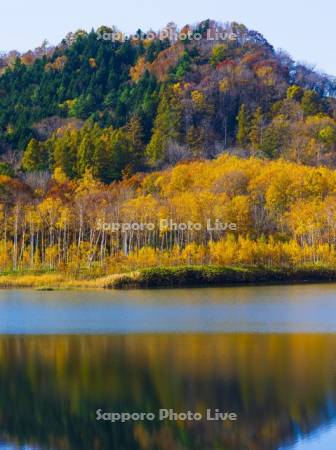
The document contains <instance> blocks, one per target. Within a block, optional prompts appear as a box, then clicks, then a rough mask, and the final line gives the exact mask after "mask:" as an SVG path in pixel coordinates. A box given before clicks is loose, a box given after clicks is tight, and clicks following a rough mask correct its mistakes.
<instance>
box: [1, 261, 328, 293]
mask: <svg viewBox="0 0 336 450" xmlns="http://www.w3.org/2000/svg"><path fill="white" fill-rule="evenodd" d="M333 281H335V282H336V269H330V268H317V267H314V268H305V269H295V270H294V269H266V268H238V267H236V268H235V267H216V266H202V267H201V266H200V267H198V266H182V267H157V268H151V269H143V270H139V271H137V272H131V273H127V274H120V275H110V276H106V277H102V278H97V279H76V278H70V277H67V276H65V275H64V274H60V273H36V274H7V275H0V288H2V289H4V288H34V289H39V290H53V289H134V288H139V289H143V288H160V287H164V288H169V287H170V288H174V287H192V286H226V285H227V286H235V285H240V286H242V285H254V284H255V285H257V284H286V283H320V282H333Z"/></svg>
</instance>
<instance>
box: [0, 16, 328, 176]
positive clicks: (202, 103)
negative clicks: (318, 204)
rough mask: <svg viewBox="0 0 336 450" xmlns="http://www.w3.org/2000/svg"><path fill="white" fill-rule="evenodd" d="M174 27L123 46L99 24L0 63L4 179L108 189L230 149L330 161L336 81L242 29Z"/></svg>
mask: <svg viewBox="0 0 336 450" xmlns="http://www.w3.org/2000/svg"><path fill="white" fill-rule="evenodd" d="M167 30H169V33H166V31H167ZM167 30H164V33H162V31H161V33H160V32H159V33H156V34H154V33H151V34H147V35H144V34H142V32H141V31H140V30H139V32H138V34H137V36H133V37H131V38H129V39H126V40H123V39H120V35H116V34H113V33H114V31H113V30H112V29H109V28H107V27H101V28H100V29H98V30H97V31H91V32H90V33H86V32H84V31H78V32H76V33H74V34H69V35H68V36H67V37H66V38H65V39H64V40H63V41H62V43H61V44H60V45H58V46H57V47H56V48H48V47H46V45H45V44H44V46H42V47H40V48H39V49H37V50H36V51H35V52H28V53H27V54H25V55H21V56H18V55H17V54H16V53H15V52H14V53H12V54H10V55H7V56H6V55H5V56H3V57H2V59H1V62H0V67H2V69H1V70H2V75H1V76H0V148H1V154H2V158H3V160H4V161H5V163H3V164H1V165H0V173H3V174H6V175H8V174H10V173H12V168H11V167H10V165H12V166H14V169H15V170H16V171H20V170H23V171H24V172H26V173H27V172H28V173H29V172H45V171H48V172H50V173H52V172H53V171H54V170H55V169H56V168H60V169H62V171H63V172H64V173H65V174H66V176H67V177H68V178H80V177H82V176H83V175H84V173H85V171H86V170H87V169H90V170H91V171H92V173H93V175H94V177H95V178H97V179H100V180H102V181H104V182H111V181H113V180H118V179H120V178H121V177H122V176H123V175H129V174H131V173H134V172H136V171H139V170H145V169H146V168H151V167H162V166H164V165H167V164H174V163H176V162H177V161H179V160H186V159H195V158H211V157H214V156H216V155H217V154H218V153H221V152H223V151H224V150H225V149H228V148H229V147H235V146H236V147H240V148H242V149H244V150H247V151H248V153H252V154H253V155H258V156H262V157H267V158H277V157H280V156H283V157H285V158H287V159H289V160H292V161H297V162H303V163H307V164H311V165H319V164H328V165H334V164H335V161H336V158H335V150H336V122H335V118H336V101H335V98H334V95H335V93H336V83H335V80H334V79H333V78H331V77H328V76H326V75H322V74H319V73H316V72H314V71H313V70H312V69H310V68H308V67H306V66H304V65H302V64H297V63H295V62H294V61H293V60H292V59H291V58H290V57H289V56H288V55H287V54H285V53H284V52H277V51H275V50H274V49H273V47H272V46H271V45H270V44H269V43H268V42H267V41H266V40H265V38H263V36H262V35H260V34H259V33H257V32H255V31H251V30H248V29H247V28H246V27H245V26H243V25H240V24H237V23H231V24H225V25H223V24H219V23H216V22H214V21H210V20H207V21H204V22H202V23H200V24H198V25H195V26H193V27H191V26H186V27H185V28H184V29H183V30H181V32H182V33H184V34H182V35H178V37H176V34H175V33H176V29H175V28H174V26H173V25H172V24H170V25H169V27H168V28H167ZM186 36H187V37H188V38H187V39H186ZM20 152H24V155H23V159H22V160H21V158H20V155H21V153H20Z"/></svg>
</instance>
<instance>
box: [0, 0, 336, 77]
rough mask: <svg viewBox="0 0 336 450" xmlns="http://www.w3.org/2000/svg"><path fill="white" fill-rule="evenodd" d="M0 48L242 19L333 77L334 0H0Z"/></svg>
mask: <svg viewBox="0 0 336 450" xmlns="http://www.w3.org/2000/svg"><path fill="white" fill-rule="evenodd" d="M1 1H2V2H3V3H4V4H3V5H1V9H0V11H1V27H0V50H6V51H7V50H12V49H18V50H21V51H22V50H27V49H29V48H34V47H37V46H38V45H39V44H40V43H41V42H42V41H43V39H48V41H49V42H50V43H52V44H56V43H58V42H60V41H61V39H62V38H63V37H64V36H65V35H66V34H67V32H69V31H75V30H76V29H78V28H84V29H87V30H90V29H91V28H92V27H94V28H97V27H98V26H100V25H117V26H118V28H119V29H121V30H122V31H125V32H128V33H131V32H135V31H136V30H137V29H138V28H141V29H143V30H148V29H149V28H151V27H152V28H153V29H158V28H160V27H163V26H164V25H166V24H167V23H168V22H169V21H175V22H176V23H177V24H178V25H179V26H182V25H185V24H186V23H194V22H197V21H200V20H204V19H207V18H211V19H215V20H219V21H223V22H226V21H233V20H235V21H237V22H242V23H244V24H245V25H246V26H248V27H249V28H253V29H256V30H258V31H260V32H261V33H262V34H264V36H265V37H266V38H267V39H268V40H269V41H270V43H272V44H273V45H274V47H275V48H283V49H284V50H287V51H288V52H289V53H290V54H291V55H292V57H293V58H294V59H296V60H299V61H305V62H309V63H312V64H315V65H316V66H317V67H318V68H319V69H321V70H323V71H326V72H328V73H330V74H332V75H335V76H336V39H335V28H336V26H335V19H336V2H335V0H319V1H316V0H315V1H313V0H279V1H274V0H240V1H239V0H230V1H228V0H204V1H201V0H194V1H191V0H166V1H162V0H156V1H153V0H123V1H120V0H119V1H116V0H92V1H88V0H54V1H53V2H49V1H45V0H1Z"/></svg>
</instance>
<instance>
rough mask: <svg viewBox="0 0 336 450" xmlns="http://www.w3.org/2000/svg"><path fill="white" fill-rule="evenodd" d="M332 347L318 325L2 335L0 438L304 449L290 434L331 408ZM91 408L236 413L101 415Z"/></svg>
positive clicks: (165, 449) (166, 449)
mask: <svg viewBox="0 0 336 450" xmlns="http://www.w3.org/2000/svg"><path fill="white" fill-rule="evenodd" d="M335 351H336V336H333V335H321V334H320V335H265V334H263V335H257V334H255V335H253V334H234V335H173V336H172V335H152V336H149V335H141V336H134V335H129V336H86V337H84V336H70V337H61V336H58V337H51V336H44V337H34V336H30V337H28V336H27V337H14V336H7V337H2V338H0V430H1V434H0V442H3V443H5V442H8V443H10V444H0V448H1V449H6V450H7V449H8V450H14V449H17V448H24V449H27V450H28V449H32V448H34V449H37V448H39V449H58V450H63V449H64V450H66V449H71V450H76V449H78V450H79V449H80V450H86V449H88V450H105V449H116V450H121V449H122V450H136V449H144V450H145V449H146V450H147V449H150V450H151V449H153V450H154V449H158V450H180V449H193V450H198V449H199V450H205V449H206V450H211V449H214V450H224V449H225V450H226V449H229V450H245V449H246V450H263V449H265V450H273V449H274V450H275V449H279V447H281V446H286V448H288V447H287V446H288V445H291V444H294V443H295V441H296V440H297V439H298V438H299V437H300V436H301V442H300V443H299V444H298V445H299V446H298V447H297V449H300V450H306V449H310V447H308V446H307V447H305V446H304V445H305V444H304V441H302V437H304V436H306V435H308V434H309V433H312V432H314V430H317V429H319V428H320V427H321V426H323V425H325V424H330V423H332V421H333V420H334V418H335V416H336V414H335V400H336V378H335V374H336V362H335V358H334V355H335ZM99 408H102V409H103V410H105V411H138V412H149V411H150V412H152V411H153V412H157V411H158V410H159V409H160V408H173V409H174V410H176V411H186V410H192V411H204V410H205V409H206V408H213V409H214V408H219V409H221V410H225V411H228V410H229V411H234V412H236V413H237V414H238V416H239V418H238V421H237V422H235V423H234V422H231V423H224V424H223V423H221V422H218V423H217V422H216V423H213V422H208V421H205V420H204V421H201V422H168V421H164V422H159V421H153V422H149V421H148V422H141V423H140V422H139V423H126V424H115V425H112V424H110V423H101V422H96V420H95V417H96V414H95V411H96V410H97V409H99ZM6 445H7V446H6ZM300 445H301V446H300ZM302 445H303V446H302ZM295 448H296V447H295ZM319 449H320V450H329V447H323V446H321V445H320V446H319Z"/></svg>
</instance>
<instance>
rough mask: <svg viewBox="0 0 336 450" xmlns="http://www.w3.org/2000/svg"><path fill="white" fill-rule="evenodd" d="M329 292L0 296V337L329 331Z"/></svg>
mask: <svg viewBox="0 0 336 450" xmlns="http://www.w3.org/2000/svg"><path fill="white" fill-rule="evenodd" d="M335 300H336V285H334V284H332V285H328V284H327V285H309V286H308V285H305V286H280V287H279V286H271V287H243V288H211V289H180V290H174V289H171V290H169V289H167V290H142V291H122V292H120V291H103V292H100V291H99V292H97V291H91V292H85V291H83V292H82V291H70V292H69V291H65V292H59V291H54V292H36V291H24V290H22V291H15V290H13V291H5V290H3V291H0V334H1V333H3V334H81V333H85V334H88V333H89V334H97V333H100V334H104V333H117V334H118V333H119V334H120V333H153V332H154V333H164V332H167V333H171V332H174V333H185V332H202V333H208V332H211V333H214V332H253V333H254V332H257V333H260V332H265V333H278V332H280V333H281V332H317V333H335V332H336V301H335Z"/></svg>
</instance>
